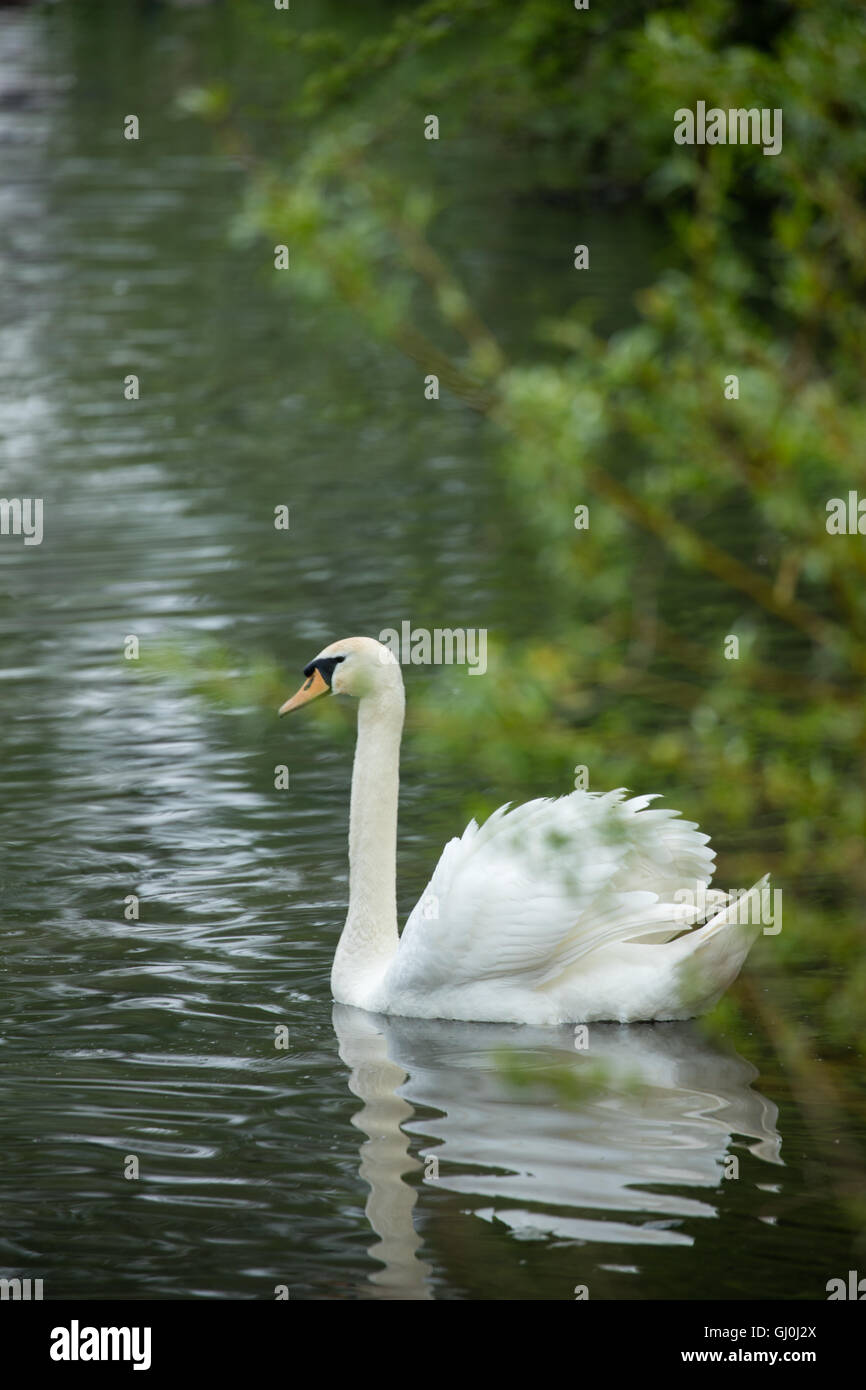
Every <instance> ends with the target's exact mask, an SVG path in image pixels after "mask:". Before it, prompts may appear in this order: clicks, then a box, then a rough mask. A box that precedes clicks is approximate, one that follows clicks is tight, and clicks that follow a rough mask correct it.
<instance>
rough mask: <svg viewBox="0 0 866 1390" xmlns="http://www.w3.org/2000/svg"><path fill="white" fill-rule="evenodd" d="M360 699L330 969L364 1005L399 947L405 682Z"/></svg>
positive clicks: (346, 999)
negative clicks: (342, 891)
mask: <svg viewBox="0 0 866 1390" xmlns="http://www.w3.org/2000/svg"><path fill="white" fill-rule="evenodd" d="M394 671H395V674H396V680H393V681H389V683H388V684H387V685H386V686H384V688H382V689H379V690H377V691H376V692H375V693H374V694H371V695H367V696H365V697H364V698H363V699H362V700H361V701H360V703H359V705H358V742H357V745H356V748H355V765H354V768H353V770H352V801H351V808H350V812H349V912H348V916H347V917H346V925H345V926H344V927H343V932H342V935H341V937H340V941H339V944H338V946H337V951H336V954H335V956H334V966H333V970H332V971H331V990H332V992H333V995H334V998H335V999H336V1000H337V1001H338V1002H339V1003H341V1004H357V1005H359V1006H361V1007H364V1005H365V1001H366V1000H367V999H368V997H369V991H370V990H371V989H372V988H373V987H374V986H375V985H376V984H377V983H378V981H379V980H381V978H382V975H383V974H384V973H385V970H386V969H387V966H388V963H389V962H390V960H391V959H392V957H393V956H394V954H395V952H396V950H397V943H398V935H397V798H398V794H399V788H400V735H401V733H402V730H403V710H404V699H403V682H402V679H401V678H400V674H399V667H396V668H394Z"/></svg>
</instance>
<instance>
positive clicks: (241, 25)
mask: <svg viewBox="0 0 866 1390" xmlns="http://www.w3.org/2000/svg"><path fill="white" fill-rule="evenodd" d="M257 9H258V7H256V6H253V5H252V4H249V3H241V4H239V5H238V7H237V9H236V11H235V20H234V22H235V24H236V26H237V34H238V37H239V40H240V41H242V42H243V43H244V44H246V45H248V46H249V47H251V48H252V49H253V50H257V48H258V47H259V46H260V47H261V50H262V55H263V57H262V61H263V63H264V62H265V61H266V60H265V58H264V54H265V51H266V47H267V44H268V41H269V40H268V34H269V32H270V31H271V29H272V25H270V24H269V23H266V22H265V20H264V18H263V16H262V15H261V13H260V12H258V13H257V12H256V11H257ZM323 13H324V14H325V20H326V21H327V22H324V23H323V24H322V25H321V26H320V27H319V28H318V29H316V27H315V25H313V26H312V27H311V28H308V29H306V30H304V31H297V33H296V36H295V37H294V39H289V38H285V37H284V38H283V39H282V40H281V42H283V43H284V44H285V45H286V46H287V47H288V48H289V49H291V51H292V53H293V54H294V56H295V57H296V58H297V61H298V63H299V65H300V66H299V74H300V75H299V78H298V81H297V83H296V84H295V86H294V87H293V89H292V91H291V92H290V93H289V94H288V95H286V96H285V98H284V101H283V106H282V117H283V120H284V122H285V124H286V129H287V130H289V129H290V134H287V135H286V137H285V142H284V146H283V147H281V148H277V149H274V148H273V146H272V142H270V141H266V140H264V139H261V138H260V137H259V136H257V133H256V116H255V112H254V110H253V109H252V106H251V104H250V101H249V99H248V95H247V94H245V93H244V92H243V91H241V90H238V91H236V92H235V93H234V96H233V99H227V98H226V97H225V94H224V93H222V92H220V91H219V90H217V89H212V94H211V96H210V97H209V98H204V97H202V96H198V97H195V96H193V97H191V98H188V99H187V107H188V108H191V109H196V110H198V111H200V112H203V113H204V114H205V115H206V116H209V117H210V118H211V119H213V120H214V122H215V128H216V129H217V131H219V132H220V138H221V139H222V140H223V141H225V142H226V145H227V148H229V149H232V150H235V151H237V150H238V149H239V148H241V149H242V151H243V157H244V160H245V163H246V166H247V167H248V170H249V178H248V184H247V195H246V199H245V204H244V207H243V209H242V210H241V212H240V214H239V217H238V222H237V229H236V230H237V232H238V234H239V235H242V236H246V237H254V238H258V237H260V238H261V239H262V242H263V244H267V243H269V242H273V241H286V242H287V243H288V242H290V243H291V246H292V255H293V274H292V287H293V290H294V291H295V292H302V293H307V294H309V295H311V296H313V297H316V298H318V299H319V301H320V302H328V303H342V304H344V305H346V306H348V308H350V309H351V310H352V311H353V313H355V314H356V315H357V316H358V317H359V319H360V321H361V322H362V323H363V324H365V325H366V327H367V328H368V329H369V331H371V332H373V333H375V334H377V335H378V336H380V337H381V338H384V339H385V340H388V341H391V342H393V343H394V344H395V345H396V347H398V348H399V349H400V350H401V351H403V352H407V353H409V354H411V355H412V356H413V357H415V358H416V359H417V360H418V361H419V362H422V363H424V364H425V367H426V370H428V371H435V372H437V373H438V374H439V375H440V378H441V380H442V382H443V385H444V386H446V387H448V388H450V389H451V391H453V392H454V394H455V395H456V396H457V397H458V398H460V399H462V400H464V401H465V402H466V403H467V405H469V406H472V407H476V408H480V409H482V410H484V411H485V412H487V413H488V415H489V417H490V422H491V423H490V427H489V428H490V430H491V437H492V438H493V440H494V442H495V448H496V451H497V457H498V468H499V472H500V476H501V482H502V489H503V494H504V497H505V501H506V505H507V508H508V512H509V516H510V522H511V525H512V528H513V534H514V539H515V548H516V549H518V548H519V550H520V553H521V554H523V555H527V556H529V560H528V567H529V568H531V569H533V570H534V573H533V575H532V576H531V578H532V582H535V583H538V584H543V585H544V586H545V588H546V595H547V601H546V604H545V610H546V618H545V619H544V620H543V621H542V622H541V623H540V624H539V625H538V627H537V628H536V630H535V631H534V633H533V635H532V637H531V640H525V639H524V640H521V641H520V642H519V643H517V642H515V643H514V644H513V645H511V646H509V647H505V646H503V645H502V644H501V643H500V644H499V645H498V646H496V645H495V644H493V650H492V653H491V658H490V665H489V671H488V674H487V676H486V678H485V679H484V680H471V679H467V680H466V681H465V689H464V690H463V692H462V695H463V698H462V699H460V700H454V699H453V698H450V697H449V696H447V695H445V694H443V692H442V691H441V690H440V689H439V688H438V687H437V684H436V683H435V682H431V683H430V684H429V687H428V692H427V693H426V695H425V697H424V698H423V699H422V700H421V701H420V702H419V704H418V705H416V711H415V719H416V721H417V722H416V730H417V733H418V736H419V737H420V739H421V741H422V743H423V744H424V746H425V747H426V749H427V751H428V752H430V753H431V754H434V755H435V757H436V758H437V760H438V762H439V764H440V765H445V766H448V765H452V766H453V767H454V768H455V769H457V768H461V769H465V768H467V767H469V768H472V769H473V770H474V771H475V772H477V774H478V779H477V780H479V781H480V782H481V783H482V784H490V785H491V787H492V786H493V785H494V784H495V786H496V788H497V792H496V794H495V795H493V794H492V793H491V794H490V795H489V796H488V795H487V793H486V792H485V793H483V794H482V795H481V796H480V798H479V797H476V800H479V799H480V800H481V801H482V802H484V803H486V804H487V805H488V806H489V805H492V804H494V803H495V802H497V801H501V800H502V799H504V797H505V796H509V797H514V798H518V797H519V796H520V795H521V794H527V793H528V794H533V793H534V794H537V793H538V791H539V790H546V791H548V792H550V793H556V792H559V791H566V790H568V789H569V787H570V786H571V779H572V769H573V768H574V766H575V765H577V764H585V765H587V766H588V767H589V769H590V789H603V788H605V787H610V786H617V785H628V786H631V787H633V788H636V789H640V790H648V789H652V790H661V791H664V792H667V793H671V795H672V797H675V798H676V803H675V804H679V805H681V806H682V809H683V810H684V812H685V813H686V814H687V815H689V816H690V817H694V818H695V819H698V820H700V821H701V822H702V823H705V824H707V826H708V828H711V829H712V830H713V833H714V838H717V839H718V840H720V842H721V844H722V845H723V846H724V847H726V854H725V858H724V862H723V872H722V874H721V879H722V883H723V885H724V886H729V887H734V886H736V887H745V886H747V884H748V883H749V882H751V881H753V879H755V878H757V877H758V875H759V874H760V873H761V872H763V871H764V870H765V869H766V868H770V869H771V870H772V871H773V875H774V883H775V886H777V887H781V888H782V889H783V890H784V894H785V919H784V930H783V932H782V933H781V935H780V936H779V937H776V938H773V941H772V943H768V942H765V943H764V944H763V946H762V947H760V948H759V953H758V964H759V967H760V966H761V964H762V963H763V969H764V970H765V972H766V978H767V980H768V981H769V982H770V984H769V985H768V988H771V986H772V978H773V971H774V970H776V971H786V972H799V977H801V978H798V989H799V997H800V998H801V1000H802V1007H803V1008H804V1010H805V1009H810V1010H814V1011H815V1012H816V1014H817V1015H818V1016H819V1017H820V1019H821V1026H822V1029H823V1034H824V1036H825V1038H826V1039H828V1040H830V1041H831V1042H832V1043H834V1044H835V1045H837V1046H838V1047H839V1048H842V1047H844V1046H845V1045H846V1044H848V1043H850V1042H851V1041H852V1040H854V1041H855V1042H856V1044H857V1045H858V1046H861V1047H862V1045H863V1044H864V1042H866V965H864V960H866V952H864V944H866V943H864V933H863V927H862V925H861V921H862V919H861V915H860V904H861V903H862V900H863V897H864V889H866V871H864V854H863V845H864V841H863V828H864V824H866V792H864V787H866V776H864V770H866V769H864V747H866V725H864V701H863V697H862V678H863V675H864V672H866V648H864V631H866V585H864V582H863V580H864V573H866V539H864V537H863V536H860V535H855V536H844V535H830V534H828V533H827V530H826V525H825V522H826V506H827V503H828V501H829V500H830V499H831V498H834V497H846V496H847V494H848V492H849V491H850V490H858V489H859V492H860V495H861V496H866V465H864V455H863V441H864V439H866V406H864V402H863V393H862V382H863V378H864V371H866V296H864V293H863V288H864V286H863V281H864V276H866V255H864V252H866V213H864V210H863V207H862V200H861V198H860V190H861V189H862V186H863V182H864V178H866V135H864V131H866V85H864V83H863V81H862V58H863V53H864V44H866V23H864V15H863V11H862V8H861V7H860V6H859V5H855V4H852V3H848V2H847V0H826V3H822V4H821V5H816V4H813V3H809V2H808V0H797V3H778V4H773V3H768V4H766V5H762V6H757V7H755V6H750V7H748V12H747V11H746V7H743V6H741V5H738V4H735V3H733V0H710V2H709V3H708V0H694V2H693V3H689V4H685V5H677V6H671V7H669V8H661V9H659V8H658V7H657V6H655V5H650V4H648V3H643V2H641V3H638V0H632V3H627V4H624V5H623V4H619V5H617V6H616V7H613V9H611V8H610V7H607V6H593V7H592V8H591V9H590V10H589V11H582V12H575V11H574V10H573V9H572V8H571V7H570V6H569V5H568V4H564V3H562V2H561V0H525V3H523V4H521V5H519V6H516V7H503V6H502V5H501V4H493V3H492V0H432V2H431V3H427V4H420V5H417V6H414V7H412V8H409V9H407V8H405V7H401V8H400V9H399V11H397V12H392V11H391V10H390V9H388V10H387V13H383V22H382V27H381V32H380V33H379V34H378V35H377V36H376V37H373V38H370V37H365V38H364V39H363V41H361V42H357V43H354V42H353V36H352V34H351V32H350V30H349V29H347V28H346V27H345V26H343V25H342V24H341V25H340V28H339V29H337V28H335V27H334V26H333V25H331V23H330V22H329V21H328V15H329V11H328V10H327V8H326V9H325V10H324V12H323ZM698 100H706V101H708V103H709V104H715V105H719V106H722V107H753V106H759V107H768V108H780V109H781V110H782V112H783V120H784V144H783V149H782V152H781V153H780V154H779V155H777V156H775V157H767V156H764V155H763V154H762V152H761V150H760V148H753V147H748V146H713V147H709V146H695V147H684V146H679V145H677V144H675V143H674V141H673V118H674V112H675V111H676V110H677V109H678V108H681V107H693V106H694V104H695V103H696V102H697V101H698ZM427 111H434V112H437V113H438V114H439V116H440V119H441V121H442V125H443V137H442V142H440V147H441V144H442V143H443V142H444V141H445V139H446V138H447V140H448V141H449V142H451V143H452V144H453V146H454V147H455V148H456V147H457V146H459V144H460V142H461V141H464V140H467V139H469V138H470V137H471V136H472V135H473V134H475V135H477V134H478V132H483V133H484V136H485V138H487V139H489V140H490V141H491V142H492V143H493V147H494V148H496V147H497V142H498V148H499V150H500V152H501V153H502V157H503V160H505V159H506V158H507V152H508V151H509V150H511V149H512V148H514V147H519V148H520V149H522V150H523V151H524V152H525V151H531V153H532V156H533V161H534V164H533V167H534V170H535V178H536V180H537V192H538V193H539V194H540V193H542V192H544V193H551V192H553V191H559V192H560V193H561V192H562V190H571V191H573V192H577V191H585V190H588V189H590V190H595V191H596V192H597V193H598V194H599V196H600V197H603V198H607V199H615V198H623V197H629V198H638V199H641V200H642V201H643V203H644V204H645V205H646V207H647V208H648V209H651V210H652V213H653V216H655V217H658V218H661V219H662V220H663V222H664V226H665V228H666V245H667V255H666V261H667V264H666V265H665V267H663V268H662V269H660V271H659V273H658V274H657V275H656V276H655V279H654V282H653V283H652V284H650V285H649V287H648V288H647V289H645V290H644V291H643V293H642V294H641V295H640V296H639V298H638V302H637V303H636V305H635V315H634V320H633V322H632V323H631V324H630V325H629V326H627V327H625V328H620V329H618V330H617V331H615V332H608V333H602V332H600V331H599V330H598V329H597V328H594V327H593V326H592V325H591V323H590V321H589V319H590V316H589V315H588V314H587V313H586V312H584V311H583V310H582V309H581V308H580V307H579V306H578V307H576V308H575V309H573V310H569V309H568V308H567V307H566V308H565V309H564V311H563V313H562V315H561V316H560V318H559V320H558V321H556V322H553V323H551V322H546V323H540V324H539V325H538V330H539V333H538V338H537V339H536V340H535V341H534V342H532V341H529V340H527V342H526V343H525V344H524V346H523V349H522V352H521V354H520V356H519V360H516V361H513V362H511V363H507V362H506V360H505V353H504V352H503V351H502V349H501V348H500V346H499V344H498V343H497V341H496V338H495V335H494V333H493V332H491V331H490V330H489V329H488V327H487V326H486V325H485V323H484V322H482V319H481V316H480V314H479V312H478V311H477V308H476V307H475V306H474V305H473V303H472V297H471V295H470V294H468V293H467V292H466V291H465V289H464V288H463V286H462V285H461V284H460V283H459V280H458V277H457V276H456V274H455V273H454V272H453V271H452V270H451V269H450V268H449V266H448V264H447V258H446V257H445V256H444V255H443V254H442V253H441V252H440V250H439V249H438V238H439V228H440V226H441V225H442V221H443V219H444V218H445V217H446V216H447V213H448V211H449V209H450V208H451V207H452V206H453V205H454V203H455V201H456V200H457V198H458V197H459V188H458V187H457V185H456V183H455V185H454V186H452V184H451V182H450V181H449V174H448V171H447V168H446V165H445V162H444V161H441V160H440V161H438V162H436V161H433V160H431V159H429V158H427V154H428V153H429V151H427V150H426V149H425V148H424V142H423V139H422V138H421V123H422V120H423V115H424V113H426V112H427ZM572 273H573V274H575V275H578V274H579V273H578V272H572ZM566 293H567V291H566ZM731 374H736V376H737V377H738V378H739V399H737V400H729V399H726V398H725V394H724V383H725V379H726V377H728V376H729V375H731ZM579 504H584V505H587V506H588V507H589V511H590V525H589V528H588V529H586V530H576V529H575V527H574V523H573V517H574V509H575V507H576V506H577V505H579ZM528 580H529V575H528ZM684 593H689V594H691V595H692V596H693V604H691V603H683V594H684ZM732 635H733V636H736V637H737V638H738V639H739V644H740V649H739V657H738V658H737V659H735V660H728V659H726V658H725V655H724V643H725V640H726V638H728V637H729V636H732ZM451 683H452V684H453V680H452V682H451ZM479 729H482V730H483V738H479V736H478V731H479ZM472 809H473V810H477V809H478V808H477V807H475V806H473V808H472ZM816 883H819V884H820V885H821V895H822V898H823V902H824V906H825V910H824V911H821V912H819V911H817V910H816V909H815V908H814V906H810V905H809V904H814V900H815V898H814V894H815V887H814V886H815V884H816ZM828 959H829V960H830V961H831V962H833V963H834V964H835V966H836V969H837V979H838V985H837V986H835V987H834V988H832V989H831V990H830V992H829V993H828V992H827V988H826V979H827V976H826V973H824V974H820V975H819V974H818V973H817V972H812V973H810V967H811V966H812V965H813V964H822V965H823V964H825V963H826V962H827V960H828Z"/></svg>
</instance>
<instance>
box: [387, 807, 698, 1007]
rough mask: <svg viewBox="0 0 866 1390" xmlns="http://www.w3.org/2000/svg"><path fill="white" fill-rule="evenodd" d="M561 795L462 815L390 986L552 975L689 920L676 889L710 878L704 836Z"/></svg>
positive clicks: (409, 929) (686, 825)
mask: <svg viewBox="0 0 866 1390" xmlns="http://www.w3.org/2000/svg"><path fill="white" fill-rule="evenodd" d="M651 800H653V798H652V797H647V796H644V797H634V798H632V799H631V800H628V801H626V800H624V792H623V791H622V789H620V790H619V791H616V792H609V793H607V794H605V795H603V796H601V795H597V794H593V793H590V792H582V791H578V792H572V793H571V795H570V796H564V797H560V798H558V799H556V800H538V801H529V802H527V803H526V804H525V805H523V806H519V807H516V808H515V809H514V810H509V809H508V807H507V806H503V807H501V808H500V809H499V810H498V811H495V812H494V813H493V815H492V816H490V818H489V819H488V820H487V821H485V823H484V824H483V825H482V826H480V827H479V826H478V825H477V824H476V823H475V821H472V822H471V823H470V825H469V826H468V827H467V828H466V830H465V831H464V833H463V835H462V836H461V837H460V838H459V839H454V840H451V841H449V843H448V844H447V845H446V846H445V849H444V850H443V852H442V857H441V858H440V860H439V863H438V864H437V866H436V869H435V871H434V874H433V877H432V878H431V880H430V882H429V884H428V885H427V888H426V890H425V892H424V894H423V895H422V897H421V900H420V902H419V903H418V905H417V906H416V907H415V909H414V910H413V912H412V914H411V915H410V917H409V920H408V922H407V923H406V927H405V929H404V931H403V935H402V938H401V941H400V948H399V950H398V952H397V956H396V958H395V960H394V962H393V964H392V966H391V968H390V971H389V987H390V988H391V989H401V990H402V989H405V990H414V989H418V988H423V989H424V990H425V992H429V991H430V990H431V989H435V988H436V987H437V986H438V985H440V984H441V985H445V984H448V985H452V986H453V985H456V984H462V983H466V984H469V983H478V982H480V981H482V980H490V981H493V980H496V979H506V980H509V981H513V980H515V979H517V978H520V977H522V978H523V979H524V980H525V981H526V983H527V984H531V985H533V986H534V987H536V988H537V987H538V986H540V985H543V984H545V983H546V982H548V981H550V980H553V979H555V978H557V976H559V975H560V974H561V973H562V972H563V971H564V970H566V969H568V968H569V967H571V966H573V965H574V964H575V963H576V962H577V961H579V960H581V958H582V957H584V956H588V955H590V954H591V953H592V952H594V951H596V950H598V949H599V948H600V947H602V946H604V945H606V944H607V943H609V942H612V941H628V940H634V939H636V938H637V937H640V938H641V939H642V940H647V939H657V940H660V941H663V940H667V939H668V938H670V937H671V936H674V935H676V933H677V932H678V931H682V930H683V928H684V927H685V926H687V925H688V924H689V923H690V922H691V921H692V920H693V919H694V911H693V909H692V908H689V907H688V906H683V905H677V904H676V903H674V902H673V895H674V893H675V892H676V891H677V890H678V889H683V888H688V889H690V890H692V891H694V892H697V890H698V888H699V886H700V885H706V884H707V883H708V882H709V880H710V877H711V875H712V869H713V859H714V855H713V852H712V851H711V850H710V849H709V848H708V844H707V839H708V837H707V836H706V835H702V834H700V833H699V832H698V829H697V827H696V826H695V825H693V824H692V823H690V822H688V821H681V820H679V819H678V813H677V812H676V811H666V810H647V809H646V808H647V807H648V805H649V803H650V801H651Z"/></svg>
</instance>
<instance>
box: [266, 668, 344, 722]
mask: <svg viewBox="0 0 866 1390" xmlns="http://www.w3.org/2000/svg"><path fill="white" fill-rule="evenodd" d="M330 693H331V687H330V686H329V685H328V682H327V681H326V680H325V679H324V677H323V676H322V673H321V671H320V670H319V669H318V667H317V668H316V670H315V671H314V672H313V674H312V675H311V676H310V679H309V680H308V681H304V684H303V685H302V686H301V688H300V690H299V691H297V693H296V694H294V695H293V696H292V698H291V699H290V700H287V701H286V703H285V704H284V705H280V708H279V711H278V713H279V714H288V712H289V710H292V709H297V708H298V706H299V705H308V704H309V703H310V701H311V700H318V698H319V696H320V695H329V694H330Z"/></svg>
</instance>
